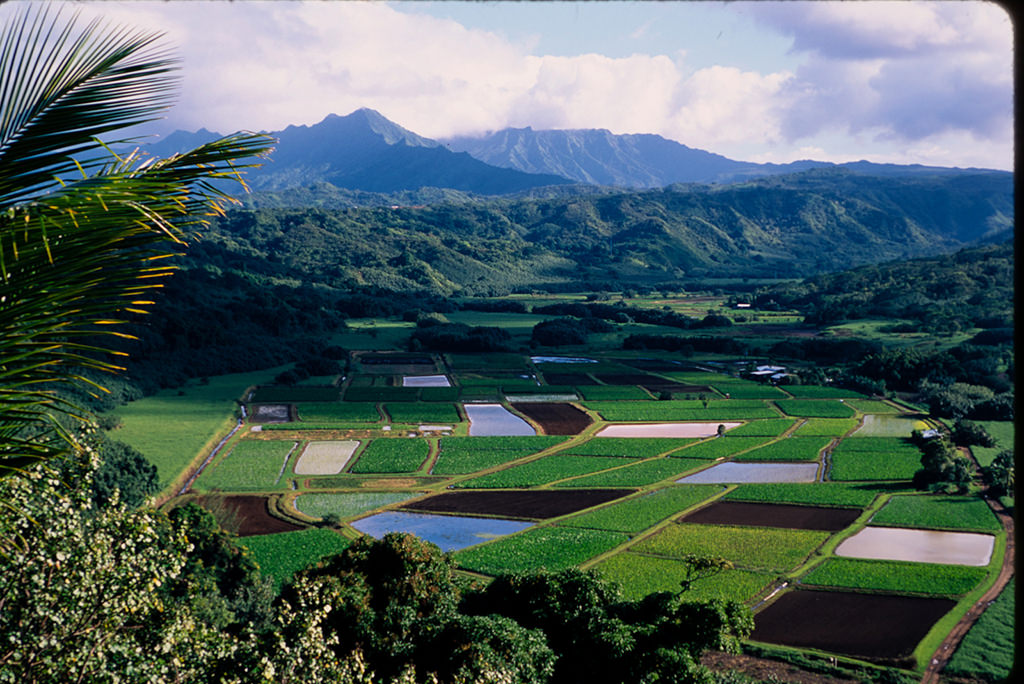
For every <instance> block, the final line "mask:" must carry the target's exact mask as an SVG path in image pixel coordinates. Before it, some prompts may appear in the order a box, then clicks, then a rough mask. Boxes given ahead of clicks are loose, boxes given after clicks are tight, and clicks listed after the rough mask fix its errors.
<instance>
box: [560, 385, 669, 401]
mask: <svg viewBox="0 0 1024 684" xmlns="http://www.w3.org/2000/svg"><path fill="white" fill-rule="evenodd" d="M577 390H578V391H579V393H580V396H581V397H583V398H584V399H585V400H587V401H637V400H641V401H642V400H645V399H646V400H647V401H654V397H652V396H651V395H650V394H648V393H647V392H645V391H644V390H642V389H640V388H639V387H635V386H633V385H581V386H579V387H578V388H577Z"/></svg>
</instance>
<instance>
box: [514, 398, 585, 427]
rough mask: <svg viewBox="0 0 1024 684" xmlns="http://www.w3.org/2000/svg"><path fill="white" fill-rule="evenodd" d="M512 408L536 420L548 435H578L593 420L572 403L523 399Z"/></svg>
mask: <svg viewBox="0 0 1024 684" xmlns="http://www.w3.org/2000/svg"><path fill="white" fill-rule="evenodd" d="M512 408H514V409H515V410H516V411H519V412H520V413H522V414H523V415H524V416H526V417H527V418H530V419H531V420H534V421H536V422H537V424H539V425H540V426H541V428H543V429H544V434H548V435H578V434H580V433H581V432H583V431H584V430H586V429H587V426H589V425H590V423H591V422H592V421H591V420H590V416H588V415H587V414H586V413H584V412H583V411H581V410H579V409H578V408H576V407H575V406H573V405H572V404H553V403H549V402H532V401H522V402H516V403H515V404H513V405H512Z"/></svg>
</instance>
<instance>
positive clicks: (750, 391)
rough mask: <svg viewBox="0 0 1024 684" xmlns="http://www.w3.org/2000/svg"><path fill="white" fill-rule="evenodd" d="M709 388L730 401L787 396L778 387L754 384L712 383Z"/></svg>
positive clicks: (783, 397) (716, 381)
mask: <svg viewBox="0 0 1024 684" xmlns="http://www.w3.org/2000/svg"><path fill="white" fill-rule="evenodd" d="M711 388H712V389H714V390H716V391H717V392H720V393H721V394H722V395H726V394H728V395H729V398H730V399H785V398H786V397H787V396H788V395H787V394H786V393H785V392H783V391H782V390H780V389H779V388H778V387H773V386H772V385H760V384H758V383H755V382H751V383H743V382H729V383H724V382H720V381H718V380H715V381H714V384H712V385H711Z"/></svg>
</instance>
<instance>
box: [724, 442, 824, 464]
mask: <svg viewBox="0 0 1024 684" xmlns="http://www.w3.org/2000/svg"><path fill="white" fill-rule="evenodd" d="M831 441H832V440H831V439H829V438H828V437H786V438H784V439H780V440H779V441H777V442H772V443H770V444H766V445H764V446H762V447H758V448H757V449H753V450H751V451H747V452H746V453H742V454H739V455H737V456H736V460H737V461H813V460H815V459H817V458H818V455H819V454H820V453H821V450H822V449H824V448H825V447H826V446H828V444H829V442H831Z"/></svg>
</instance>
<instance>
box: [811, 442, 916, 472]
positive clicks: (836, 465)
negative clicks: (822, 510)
mask: <svg viewBox="0 0 1024 684" xmlns="http://www.w3.org/2000/svg"><path fill="white" fill-rule="evenodd" d="M920 468H921V452H920V451H918V449H917V447H915V446H914V445H913V444H910V442H909V441H908V440H904V439H900V438H896V437H862V438H860V439H855V438H853V437H849V438H847V439H844V440H842V441H841V442H840V443H839V444H838V446H836V448H835V449H833V450H832V470H831V472H830V473H829V477H830V478H831V479H833V480H840V481H842V480H846V481H857V480H910V479H911V478H913V477H914V473H916V472H917V471H918V470H920Z"/></svg>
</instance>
